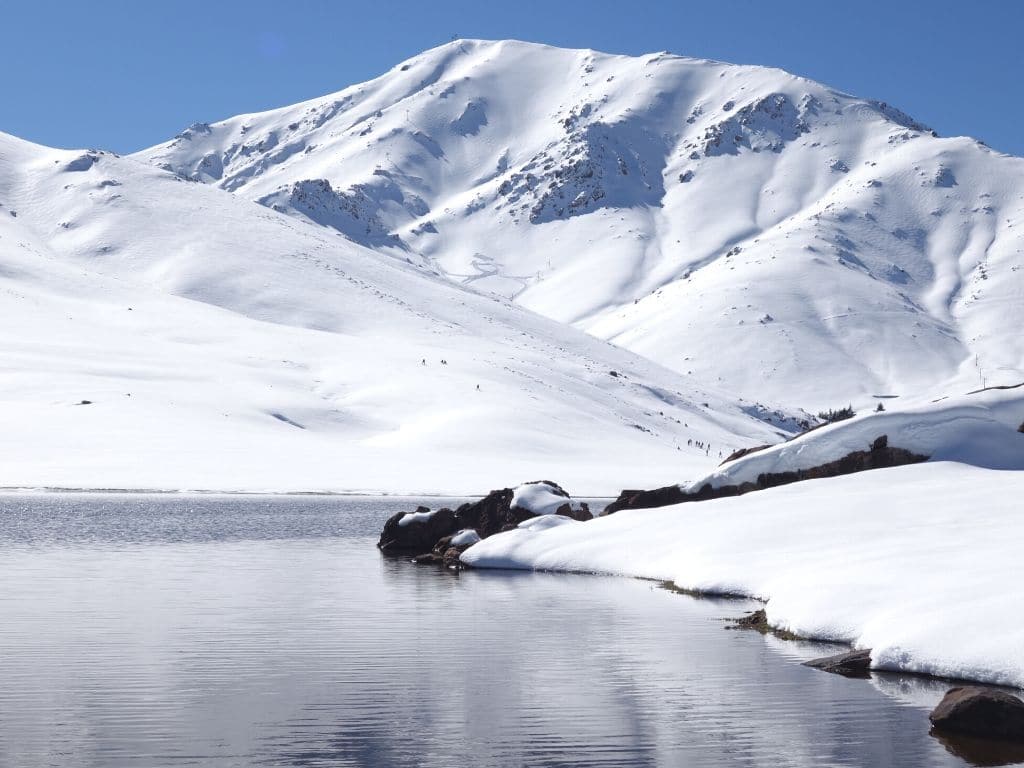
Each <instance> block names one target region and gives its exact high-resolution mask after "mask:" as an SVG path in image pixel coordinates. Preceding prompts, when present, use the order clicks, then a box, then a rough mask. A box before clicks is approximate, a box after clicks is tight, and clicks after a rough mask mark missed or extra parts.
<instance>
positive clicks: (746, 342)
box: [138, 40, 1024, 411]
mask: <svg viewBox="0 0 1024 768" xmlns="http://www.w3.org/2000/svg"><path fill="white" fill-rule="evenodd" d="M138 157H139V158H140V159H142V160H145V161H147V162H150V163H152V164H155V165H158V166H160V167H163V168H166V169H169V170H172V171H173V172H175V173H177V174H179V175H181V176H182V177H184V178H189V179H194V180H197V181H200V182H204V183H206V184H210V185H213V186H217V187H220V188H222V189H225V190H229V191H232V192H234V193H235V194H237V195H239V196H241V197H245V198H247V199H250V200H254V201H258V202H261V203H262V204H264V205H266V206H268V207H271V208H274V209H276V210H279V211H282V212H284V213H287V214H288V215H290V216H293V217H295V218H297V219H301V220H303V221H305V222H307V223H313V224H316V225H319V226H322V227H325V228H328V229H331V230H334V231H338V232H342V233H344V234H345V235H347V236H349V237H351V238H353V239H354V240H357V241H358V242H361V243H363V244H364V245H366V246H368V247H371V248H373V249H375V250H376V251H377V252H379V253H381V254H382V255H385V256H387V257H390V258H393V259H397V260H401V261H408V262H411V263H412V264H414V265H416V266H418V267H419V268H420V269H421V270H423V271H424V272H427V273H432V274H437V275H441V276H444V277H446V278H447V279H449V280H451V281H453V282H456V283H460V284H465V285H472V286H475V287H477V288H480V289H484V290H488V291H491V292H493V293H495V294H496V295H499V296H503V297H505V298H511V299H513V300H514V301H515V302H516V304H518V305H520V306H523V307H526V308H529V309H531V310H534V311H536V312H538V313H540V314H543V315H546V316H548V317H551V318H553V319H555V320H558V321H561V322H565V323H569V324H572V325H574V326H575V327H577V328H580V329H582V330H585V331H587V332H588V333H590V334H592V335H594V336H597V337H598V338H601V339H606V340H609V341H611V342H613V343H614V344H616V345H618V346H622V347H624V348H627V349H630V350H632V351H635V352H637V353H639V354H641V355H643V356H645V357H647V358H649V359H651V360H654V361H656V362H658V363H659V364H661V365H663V366H665V367H668V368H671V369H673V370H675V371H677V372H679V373H681V374H684V375H687V376H692V377H693V378H694V379H695V380H696V381H704V382H708V383H711V384H713V385H716V386H720V387H722V388H724V389H725V390H727V391H730V392H732V393H734V394H735V395H736V396H737V397H743V398H745V399H747V400H765V401H773V402H780V403H784V404H785V405H787V407H789V408H791V409H796V408H805V409H807V410H811V411H817V410H820V409H825V408H831V407H839V406H844V405H846V404H847V403H851V404H853V405H854V406H855V407H857V408H862V407H866V406H867V405H869V404H871V403H872V399H873V397H874V396H877V395H891V396H898V397H900V398H903V400H904V401H905V402H906V401H909V402H912V403H916V402H927V400H929V399H931V398H932V397H934V396H937V395H936V393H939V394H945V393H947V392H963V391H968V390H970V389H976V388H978V387H980V386H985V385H993V384H1007V383H1014V382H1015V381H1016V380H1018V378H1019V374H1020V372H1021V370H1022V369H1024V336H1022V334H1020V333H1019V329H1020V328H1021V327H1022V326H1024V267H1022V247H1024V246H1022V240H1021V235H1020V233H1021V232H1022V231H1024V160H1022V159H1020V158H1015V157H1010V156H1006V155H1002V154H999V153H997V152H993V151H992V150H990V149H989V148H987V147H985V146H984V145H982V144H979V143H978V142H976V141H974V140H972V139H968V138H948V139H947V138H938V137H936V136H935V135H933V133H932V132H931V131H930V130H929V129H928V128H927V127H925V126H923V125H921V124H919V123H917V122H916V121H914V120H913V119H912V118H911V117H909V116H907V115H905V114H903V113H901V112H900V111H899V110H897V109H895V108H893V107H891V106H889V105H886V104H882V103H878V102H874V101H871V100H867V99H861V98H856V97H854V96H850V95H848V94H844V93H841V92H838V91H835V90H834V89H831V88H828V87H827V86H824V85H820V84H818V83H815V82H812V81H809V80H806V79H803V78H800V77H796V76H794V75H791V74H789V73H786V72H783V71H780V70H777V69H769V68H764V67H750V66H734V65H730V64H724V63H721V62H714V61H706V60H698V59H690V58H685V57H680V56H674V55H670V54H651V55H647V56H640V57H626V56H612V55H607V54H602V53H598V52H595V51H590V50H565V49H558V48H551V47H548V46H542V45H535V44H529V43H521V42H516V41H498V42H488V41H478V40H460V41H455V42H453V43H450V44H447V45H444V46H441V47H439V48H435V49H433V50H430V51H426V52H425V53H423V54H420V55H418V56H415V57H413V58H412V59H409V60H408V61H406V62H403V63H401V64H399V65H397V66H396V67H395V68H394V69H392V70H390V71H389V72H387V73H385V74H383V75H382V76H380V77H379V78H377V79H375V80H372V81H370V82H367V83H362V84H358V85H353V86H351V87H348V88H345V89H344V90H342V91H339V92H337V93H334V94H331V95H328V96H325V97H322V98H318V99H313V100H311V101H308V102H304V103H301V104H297V105H294V106H290V107H284V108H282V109H277V110H272V111H269V112H264V113H259V114H248V115H240V116H238V117H234V118H230V119H228V120H223V121H220V122H216V123H197V124H196V125H193V126H192V127H191V128H189V129H187V130H186V131H184V132H183V133H181V134H179V135H178V136H177V137H175V138H174V139H173V140H171V141H169V142H167V143H165V144H162V145H159V146H157V147H154V148H152V149H149V150H146V151H144V152H142V153H140V154H139V155H138Z"/></svg>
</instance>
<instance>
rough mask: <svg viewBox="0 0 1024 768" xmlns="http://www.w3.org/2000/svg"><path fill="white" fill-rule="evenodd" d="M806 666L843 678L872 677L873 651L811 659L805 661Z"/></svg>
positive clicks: (850, 652) (868, 649)
mask: <svg viewBox="0 0 1024 768" xmlns="http://www.w3.org/2000/svg"><path fill="white" fill-rule="evenodd" d="M804 666H805V667H814V668H815V669H820V670H823V671H825V672H832V673H834V674H837V675H843V677H870V676H871V671H870V670H871V649H870V648H867V649H864V650H860V651H848V652H847V653H840V654H837V655H836V656H825V657H823V658H820V659H811V660H810V661H805V662H804Z"/></svg>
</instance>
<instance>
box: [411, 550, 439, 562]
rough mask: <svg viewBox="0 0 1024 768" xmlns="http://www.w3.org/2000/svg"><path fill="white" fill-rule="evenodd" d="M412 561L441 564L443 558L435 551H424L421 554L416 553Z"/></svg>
mask: <svg viewBox="0 0 1024 768" xmlns="http://www.w3.org/2000/svg"><path fill="white" fill-rule="evenodd" d="M412 561H413V562H414V563H416V565H441V564H442V563H443V562H444V558H443V557H441V555H439V554H437V553H436V552H425V553H424V554H422V555H416V557H414V558H413V559H412Z"/></svg>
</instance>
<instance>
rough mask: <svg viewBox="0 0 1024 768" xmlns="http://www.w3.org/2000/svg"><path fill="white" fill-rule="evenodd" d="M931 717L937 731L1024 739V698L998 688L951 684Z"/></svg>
mask: <svg viewBox="0 0 1024 768" xmlns="http://www.w3.org/2000/svg"><path fill="white" fill-rule="evenodd" d="M928 719H929V720H931V722H932V726H933V727H934V728H935V729H936V730H937V731H945V732H952V733H959V734H965V735H967V736H974V737H978V738H984V739H999V740H1002V741H1013V742H1019V743H1024V701H1021V700H1020V699H1018V698H1017V697H1016V696H1013V695H1011V694H1009V693H1006V692H1005V691H1000V690H998V689H995V688H984V687H982V686H973V685H971V686H961V687H957V688H950V689H949V691H948V692H947V693H946V695H945V696H944V697H943V698H942V701H940V702H939V703H938V706H936V707H935V709H933V710H932V713H931V714H930V715H929V716H928Z"/></svg>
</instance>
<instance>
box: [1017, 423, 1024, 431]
mask: <svg viewBox="0 0 1024 768" xmlns="http://www.w3.org/2000/svg"><path fill="white" fill-rule="evenodd" d="M1017 431H1018V432H1024V421H1022V422H1021V423H1020V426H1019V427H1017Z"/></svg>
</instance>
